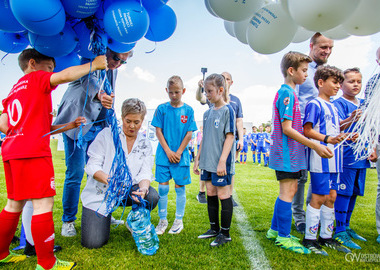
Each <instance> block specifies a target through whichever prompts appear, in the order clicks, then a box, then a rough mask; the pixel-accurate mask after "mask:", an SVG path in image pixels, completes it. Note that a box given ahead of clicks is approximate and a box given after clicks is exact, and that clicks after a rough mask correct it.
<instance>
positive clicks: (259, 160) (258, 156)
mask: <svg viewBox="0 0 380 270" xmlns="http://www.w3.org/2000/svg"><path fill="white" fill-rule="evenodd" d="M257 163H259V164H261V153H260V152H259V153H257Z"/></svg>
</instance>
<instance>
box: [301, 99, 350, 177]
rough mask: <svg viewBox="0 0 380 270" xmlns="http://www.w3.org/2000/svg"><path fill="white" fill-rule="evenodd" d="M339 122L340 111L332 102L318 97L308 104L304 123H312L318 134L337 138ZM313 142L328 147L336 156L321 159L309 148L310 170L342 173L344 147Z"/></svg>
mask: <svg viewBox="0 0 380 270" xmlns="http://www.w3.org/2000/svg"><path fill="white" fill-rule="evenodd" d="M339 122H340V118H339V114H338V110H337V109H336V108H335V106H334V105H333V104H332V103H331V102H328V101H325V100H323V99H322V98H320V97H317V98H316V99H313V100H311V101H310V102H309V103H307V105H306V109H305V118H304V122H303V124H304V125H305V124H306V123H311V124H312V125H313V129H314V130H315V131H316V132H319V133H321V134H324V135H329V136H332V137H335V136H337V135H338V134H339V133H340V124H339ZM311 140H312V141H314V142H317V143H320V144H322V145H327V147H328V148H330V150H331V151H332V152H333V153H334V156H333V157H332V158H330V159H327V158H321V157H320V156H319V155H318V154H317V152H315V151H314V150H312V149H310V148H308V149H307V157H308V170H309V171H310V172H315V173H337V172H342V167H343V162H342V157H343V153H342V147H336V145H332V144H326V143H324V142H320V141H317V140H314V139H311Z"/></svg>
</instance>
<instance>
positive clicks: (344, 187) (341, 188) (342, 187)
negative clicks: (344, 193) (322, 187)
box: [339, 184, 347, 190]
mask: <svg viewBox="0 0 380 270" xmlns="http://www.w3.org/2000/svg"><path fill="white" fill-rule="evenodd" d="M346 188H347V187H346V185H345V184H340V185H339V189H340V190H345V189H346Z"/></svg>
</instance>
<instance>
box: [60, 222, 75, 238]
mask: <svg viewBox="0 0 380 270" xmlns="http://www.w3.org/2000/svg"><path fill="white" fill-rule="evenodd" d="M61 235H62V236H65V237H73V236H76V235H77V231H76V230H75V222H74V221H71V222H63V224H62V230H61Z"/></svg>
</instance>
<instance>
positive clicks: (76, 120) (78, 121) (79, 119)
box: [73, 116, 86, 128]
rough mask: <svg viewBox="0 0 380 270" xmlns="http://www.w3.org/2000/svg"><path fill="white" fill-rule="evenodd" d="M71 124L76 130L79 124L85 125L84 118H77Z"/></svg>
mask: <svg viewBox="0 0 380 270" xmlns="http://www.w3.org/2000/svg"><path fill="white" fill-rule="evenodd" d="M73 123H74V126H75V127H76V128H77V127H79V126H80V125H81V124H85V123H86V118H84V117H83V116H79V117H78V118H77V119H75V120H74V122H73Z"/></svg>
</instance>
